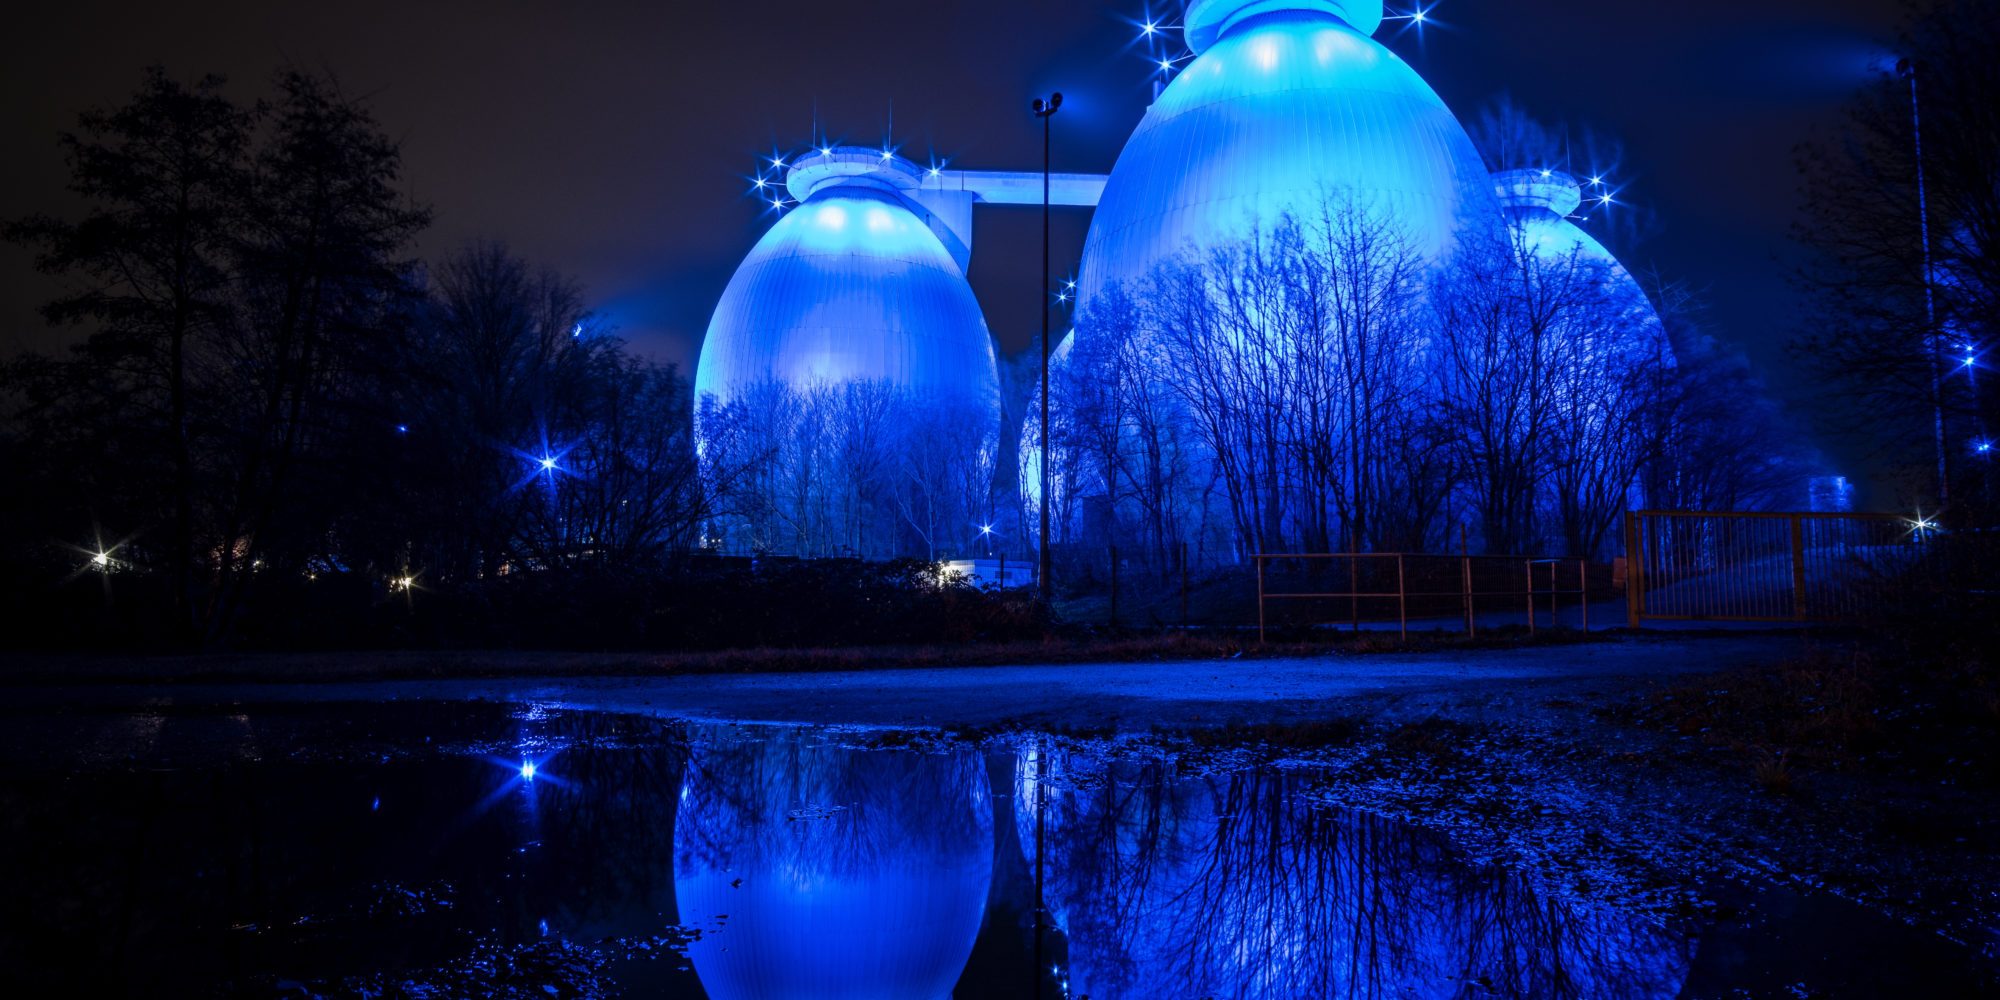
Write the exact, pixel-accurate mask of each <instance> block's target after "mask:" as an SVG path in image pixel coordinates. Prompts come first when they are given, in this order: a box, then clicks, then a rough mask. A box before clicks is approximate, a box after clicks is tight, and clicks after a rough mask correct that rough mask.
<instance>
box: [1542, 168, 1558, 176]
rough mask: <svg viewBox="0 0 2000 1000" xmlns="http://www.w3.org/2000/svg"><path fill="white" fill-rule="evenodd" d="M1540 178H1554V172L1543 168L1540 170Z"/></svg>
mask: <svg viewBox="0 0 2000 1000" xmlns="http://www.w3.org/2000/svg"><path fill="white" fill-rule="evenodd" d="M1542 176H1543V177H1553V176H1555V171H1553V170H1550V169H1549V168H1547V167H1543V168H1542Z"/></svg>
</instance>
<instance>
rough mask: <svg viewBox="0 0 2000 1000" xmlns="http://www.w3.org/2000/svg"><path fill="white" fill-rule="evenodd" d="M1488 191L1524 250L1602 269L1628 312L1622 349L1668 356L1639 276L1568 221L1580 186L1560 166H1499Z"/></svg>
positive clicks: (1576, 206)
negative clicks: (1492, 193)
mask: <svg viewBox="0 0 2000 1000" xmlns="http://www.w3.org/2000/svg"><path fill="white" fill-rule="evenodd" d="M1493 190H1494V193H1495V194H1496V195H1497V196H1498V197H1499V199H1500V205H1501V207H1502V209H1503V211H1504V212H1505V213H1506V218H1507V222H1508V224H1509V225H1510V226H1511V227H1513V231H1514V232H1515V233H1516V234H1517V236H1518V238H1519V239H1520V241H1521V243H1522V245H1523V246H1524V248H1525V249H1527V250H1529V251H1531V252H1533V253H1534V254H1536V255H1537V256H1539V257H1541V258H1542V259H1543V260H1545V261H1550V262H1560V261H1564V260H1566V259H1568V258H1570V257H1571V256H1572V255H1574V257H1575V258H1576V259H1577V260H1578V261H1579V262H1581V263H1583V264H1585V265H1586V266H1594V267H1598V268H1602V269H1603V271H1604V280H1605V281H1607V282H1609V283H1610V285H1611V287H1612V291H1613V293H1614V294H1615V295H1616V296H1617V301H1619V302H1622V303H1623V304H1624V308H1625V310H1626V311H1627V312H1628V315H1627V316H1626V317H1625V322H1624V323H1622V324H1621V327H1622V328H1623V329H1625V330H1626V331H1628V332H1629V338H1628V340H1627V342H1626V344H1625V345H1624V347H1625V349H1626V350H1628V351H1633V352H1643V353H1648V354H1650V353H1651V352H1653V351H1655V350H1658V351H1661V352H1663V353H1664V354H1666V355H1667V360H1669V361H1671V360H1672V358H1671V354H1672V352H1671V350H1670V349H1669V348H1668V347H1667V342H1666V335H1665V330H1664V328H1663V327H1662V325H1661V323H1660V317H1659V314H1658V313H1657V312H1655V311H1654V309H1653V304H1652V300H1651V299H1650V298H1649V297H1648V296H1647V295H1646V291H1645V289H1644V288H1642V287H1640V285H1639V281H1638V279H1636V278H1634V277H1633V276H1632V273H1631V272H1630V271H1628V270H1626V268H1625V265H1624V264H1622V263H1620V262H1619V260H1618V257H1617V256H1616V255H1614V254H1613V253H1612V252H1611V251H1610V250H1609V249H1607V248H1606V247H1605V246H1604V244H1602V243H1600V242H1598V241H1597V239H1596V238H1595V237H1593V236H1591V235H1590V234H1589V233H1588V232H1585V231H1584V230H1583V228H1582V227H1580V226H1578V225H1577V224H1576V223H1574V222H1572V221H1570V220H1571V218H1572V217H1573V216H1574V215H1575V213H1576V212H1577V211H1578V209H1579V208H1581V207H1582V206H1583V201H1584V199H1583V187H1582V185H1581V184H1579V183H1578V182H1577V179H1576V178H1575V177H1573V176H1571V175H1569V174H1567V173H1565V172H1563V171H1561V170H1554V169H1540V170H1535V169H1526V170H1503V171H1500V172H1498V173H1496V174H1494V175H1493Z"/></svg>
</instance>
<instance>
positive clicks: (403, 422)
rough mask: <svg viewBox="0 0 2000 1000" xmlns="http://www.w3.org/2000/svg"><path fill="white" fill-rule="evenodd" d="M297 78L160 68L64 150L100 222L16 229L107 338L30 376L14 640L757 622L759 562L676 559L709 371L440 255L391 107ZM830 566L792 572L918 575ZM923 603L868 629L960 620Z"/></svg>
mask: <svg viewBox="0 0 2000 1000" xmlns="http://www.w3.org/2000/svg"><path fill="white" fill-rule="evenodd" d="M270 94H271V96H270V97H269V98H267V99H265V100H262V101H259V102H257V103H255V104H248V105H246V104H243V103H239V102H237V101H235V100H232V99H231V98H230V97H228V96H226V94H225V92H224V87H223V81H222V80H221V79H219V78H215V77H207V78H202V79H199V80H196V81H194V82H192V83H183V82H180V81H178V80H176V79H175V78H174V77H172V76H170V75H168V74H167V73H166V72H165V71H163V70H160V69H151V70H148V71H147V72H146V74H145V78H144V81H143V83H142V85H141V86H140V88H139V90H138V92H137V93H135V94H134V95H133V96H132V98H131V99H130V101H129V102H127V103H126V104H124V105H123V106H120V107H117V108H113V109H109V110H102V111H91V112H87V113H85V114H83V115H82V116H80V118H79V120H78V125H77V128H76V130H75V131H74V132H72V133H69V134H66V135H64V136H62V137H61V144H62V147H63V151H64V153H65V155H66V157H67V159H68V161H69V166H70V172H71V178H72V181H71V185H72V188H73V189H74V191H75V193H76V194H77V195H78V196H80V198H81V200H82V201H83V203H84V205H85V206H86V208H85V210H84V211H83V213H82V214H81V216H80V217H78V218H75V219H58V218H46V217H38V218H30V219H23V220H18V221H15V222H12V223H11V224H10V225H9V226H8V231H7V235H8V236H9V237H10V238H12V239H14V240H16V241H19V242H22V243H25V244H27V245H30V246H32V247H33V248H34V249H35V250H36V252H37V255H38V257H37V262H38V265H39V266H40V267H41V268H42V270H44V271H45V272H47V273H49V274H51V275H54V276H57V277H58V278H60V279H61V281H62V282H63V287H64V289H65V291H64V293H63V294H62V295H61V296H60V297H59V298H57V299H55V300H54V301H52V302H50V303H48V304H47V306H46V308H45V313H46V315H47V317H48V319H49V320H50V321H51V322H54V323H59V324H65V325H71V326H75V327H77V328H78V330H79V333H80V339H79V342H78V343H77V345H76V346H75V347H74V349H73V350H71V351H69V352H68V353H65V354H61V355H57V356H32V355H31V356H25V357H21V358H17V359H15V360H13V361H11V362H10V363H8V364H7V366H6V367H5V370H4V392H5V401H6V403H7V407H6V411H7V422H6V425H5V433H4V436H0V448H4V450H5V459H6V462H7V465H8V468H9V473H10V475H9V488H8V489H7V491H6V498H7V499H6V509H5V510H4V512H0V524H4V528H0V531H4V532H5V533H6V535H7V537H6V538H5V539H4V545H0V549H3V550H4V554H0V558H4V560H5V572H4V581H5V582H4V585H5V587H6V588H7V589H8V590H9V591H11V593H8V594H7V595H6V599H7V603H8V606H9V607H10V608H12V609H15V611H16V612H17V613H24V614H23V615H22V617H20V618H17V619H16V620H19V621H26V622H28V623H29V627H28V628H26V629H23V630H20V631H19V632H17V633H16V641H19V642H28V643H45V644H52V645H80V644H84V645H87V644H115V643H132V642H136V643H142V644H148V645H172V646H213V645H218V644H229V643H246V642H247V643H253V644H262V645H286V644H299V643H307V644H334V645H345V644H356V643H396V642H412V641H416V642H433V641H436V642H491V641H503V642H516V643H525V644H536V643H560V644H564V645H581V646H592V645H617V644H622V643H631V642H638V641H648V640H650V641H653V642H665V641H674V642H677V643H681V644H690V643H691V644H721V643H724V642H726V641H728V640H727V639H725V638H724V637H723V636H724V635H726V634H728V633H730V632H731V631H732V629H731V628H730V627H729V625H730V623H729V622H727V621H718V620H716V615H715V614H711V613H707V610H704V609H705V608H706V605H707V604H710V603H713V602H714V601H715V600H719V599H721V595H724V594H730V593H733V594H735V602H736V603H735V604H734V605H733V607H734V608H735V611H734V612H733V613H734V614H736V615H737V616H738V617H742V618H743V619H744V620H743V621H742V622H739V623H738V624H741V625H745V626H746V627H747V626H748V625H750V624H751V621H750V620H751V618H754V608H752V607H750V602H747V601H746V600H745V599H744V595H743V593H742V591H743V587H744V585H745V584H746V583H747V577H746V579H745V580H738V581H734V582H733V583H732V579H733V578H731V577H730V573H729V572H725V569H726V568H725V567H720V566H709V567H707V568H706V569H704V570H702V571H701V572H699V573H693V574H690V573H689V572H688V571H686V570H685V567H681V568H678V569H677V570H676V571H675V572H674V573H671V574H670V573H667V572H666V570H667V569H668V568H669V566H670V564H672V563H674V562H675V560H676V556H677V555H678V554H680V553H683V552H684V551H685V550H686V549H687V548H688V547H689V546H690V543H692V542H693V541H694V540H695V539H696V538H697V537H698V525H699V523H700V517H701V514H702V506H701V504H702V501H701V497H702V493H701V490H700V488H699V485H698V482H697V476H696V471H697V470H696V464H695V458H694V450H693V447H692V443H691V428H690V413H691V401H690V398H689V387H688V382H687V380H686V379H685V378H684V377H682V375H681V373H680V372H679V371H677V370H676V369H675V367H674V366H672V365H663V364H658V363H655V362H652V361H649V360H646V359H643V358H640V357H638V356H636V355H634V354H633V353H631V352H629V351H627V350H626V349H625V348H624V346H623V345H622V343H621V342H620V341H619V340H618V339H617V338H615V337H613V336H610V335H609V333H608V331H606V330H603V329H600V324H598V323H597V322H596V321H595V320H594V319H593V317H592V316H591V315H589V314H588V313H587V312H586V310H585V308H584V305H583V294H582V291H581V289H580V288H579V287H578V286H577V285H576V283H575V282H573V281H572V280H570V279H568V278H566V277H564V276H562V275H560V274H558V273H555V272H554V271H551V270H547V269H544V268H540V267H537V266H535V265H533V264H531V263H529V262H527V261H524V260H522V259H520V258H519V257H517V256H515V255H513V254H512V253H510V252H509V251H508V250H507V249H506V248H505V247H504V246H502V245H499V244H495V243H478V244H473V245H468V246H465V247H462V248H459V249H456V250H454V251H452V252H450V253H448V254H446V255H445V256H444V257H443V258H442V259H440V260H437V261H436V262H435V263H434V264H433V265H431V266H426V265H424V264H422V263H420V262H419V261H417V260H416V259H415V257H414V255H413V251H412V244H413V240H414V238H415V237H416V236H417V235H418V234H419V233H420V232H421V231H422V230H423V229H424V227H425V225H426V224H427V222H428V221H429V218H430V215H429V211H428V210H427V209H426V208H424V207H423V206H420V205H415V204H412V203H411V202H410V201H409V199H408V198H407V197H406V196H405V195H404V193H403V192H402V189H401V185H400V178H399V170H400V161H399V155H398V150H397V147H396V145H395V143H393V142H392V141H390V140H389V139H388V138H387V137H386V136H385V135H384V134H383V132H382V129H381V128H380V126H379V125H378V124H377V122H376V121H375V120H374V119H373V118H372V117H371V116H370V114H369V112H368V111H367V109H366V108H365V107H363V106H362V105H361V104H360V103H358V102H356V101H355V100H353V99H351V98H349V97H348V96H346V95H344V94H343V93H342V92H341V91H340V89H339V87H338V85H337V84H336V83H335V82H334V81H333V80H331V79H329V78H326V77H323V76H316V75H312V74H307V73H301V72H297V71H285V72H281V73H279V74H278V75H277V77H276V78H275V80H274V81H273V86H272V87H271V88H270ZM748 572H749V571H748V570H747V568H740V567H739V568H737V570H736V573H735V575H736V576H745V574H747V573H748ZM774 572H778V571H776V570H772V569H771V568H769V567H766V568H765V569H764V571H763V577H764V578H768V577H769V576H770V575H771V574H772V573H774ZM899 574H901V576H899ZM827 575H828V574H826V573H822V574H819V576H827ZM831 575H833V576H839V577H842V579H841V580H840V582H839V583H838V584H836V583H833V582H831V581H830V580H821V579H818V577H814V579H813V580H802V581H796V582H797V584H798V586H800V587H810V586H813V585H818V586H822V587H844V588H846V589H848V590H850V591H853V592H855V593H859V594H863V595H866V594H871V593H873V594H881V593H896V592H901V591H902V590H904V589H907V587H906V585H907V584H908V583H909V581H908V580H906V579H903V577H904V576H907V575H908V571H907V570H906V569H903V568H890V569H887V570H881V571H877V570H864V569H860V568H850V569H849V570H848V571H846V572H844V573H832V574H831ZM669 581H671V582H669ZM762 585H765V586H769V585H770V580H769V579H762ZM798 603H799V604H804V605H807V606H811V605H814V604H815V603H816V602H814V601H812V600H801V601H799V602H798ZM907 604H908V602H907V601H904V602H900V603H897V602H890V603H888V604H882V605H878V606H877V611H876V613H875V614H874V615H872V616H868V615H861V614H859V613H858V612H856V611H855V609H853V608H848V609H847V612H846V613H847V618H846V620H845V621H846V623H847V624H849V625H850V626H852V627H854V628H861V627H864V626H868V625H872V626H874V629H875V635H877V636H893V637H898V638H907V639H913V640H916V639H926V638H932V637H933V636H930V635H928V634H926V633H925V632H924V631H923V630H922V629H920V628H916V627H914V626H912V625H910V624H909V622H913V621H918V620H921V618H922V617H923V616H922V615H921V614H919V613H918V611H919V609H916V608H912V607H907V606H905V605H907ZM674 609H678V610H679V611H680V612H681V613H679V614H668V613H667V612H670V611H673V610H674ZM710 610H712V609H710ZM899 614H900V615H901V617H900V618H898V617H897V615H899ZM724 617H728V616H724ZM891 619H893V620H891ZM790 620H791V621H792V622H794V623H795V624H798V625H800V626H801V628H804V627H805V626H806V625H807V624H809V622H810V619H809V618H807V617H803V616H801V615H800V614H799V610H798V607H797V606H795V607H794V609H793V612H792V617H791V619H790ZM899 622H900V623H901V624H898V623H899ZM939 627H942V626H939ZM763 628H764V632H765V634H766V636H767V638H771V639H774V640H779V641H782V640H783V639H784V637H785V636H786V635H789V634H791V632H792V631H798V630H789V631H788V630H785V629H776V630H775V631H774V630H773V629H774V627H773V626H772V625H771V623H765V626H763ZM739 631H740V630H739ZM807 631H809V629H807ZM801 638H803V637H801ZM833 638H834V639H836V640H837V639H838V638H839V637H838V635H835V636H834V637H833Z"/></svg>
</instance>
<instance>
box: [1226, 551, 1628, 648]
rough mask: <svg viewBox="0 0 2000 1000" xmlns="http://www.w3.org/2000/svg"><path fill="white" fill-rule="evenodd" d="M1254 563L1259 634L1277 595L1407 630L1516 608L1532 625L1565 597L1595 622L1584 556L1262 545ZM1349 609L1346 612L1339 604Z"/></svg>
mask: <svg viewBox="0 0 2000 1000" xmlns="http://www.w3.org/2000/svg"><path fill="white" fill-rule="evenodd" d="M1250 558H1251V561H1252V562H1253V563H1255V565H1256V567H1257V641H1259V642H1263V641H1264V640H1265V635H1266V633H1267V631H1268V628H1269V614H1268V608H1269V605H1270V602H1272V601H1311V602H1317V603H1319V604H1321V605H1323V606H1324V605H1331V606H1332V607H1333V609H1334V611H1335V613H1334V614H1331V615H1327V616H1323V617H1321V618H1320V621H1322V622H1339V621H1345V622H1347V623H1348V624H1349V625H1350V627H1352V628H1353V629H1355V630H1356V631H1359V630H1360V628H1361V626H1362V623H1363V622H1368V623H1370V624H1375V623H1382V624H1386V623H1387V622H1389V621H1394V622H1395V623H1396V631H1397V634H1398V635H1399V636H1402V637H1403V638H1408V637H1409V632H1410V623H1411V622H1412V621H1421V620H1432V621H1440V620H1441V621H1443V622H1450V621H1453V620H1457V621H1460V622H1462V623H1463V627H1464V629H1465V631H1466V632H1467V633H1468V634H1471V635H1477V634H1479V618H1480V615H1481V614H1489V613H1491V612H1493V611H1495V610H1500V611H1504V612H1508V613H1509V620H1516V619H1512V618H1511V615H1512V614H1513V613H1519V614H1520V615H1521V618H1520V619H1518V620H1522V621H1525V622H1526V623H1527V626H1528V631H1529V632H1530V633H1532V632H1534V631H1535V629H1536V627H1537V624H1538V621H1539V620H1540V618H1541V614H1542V611H1541V609H1543V608H1546V609H1547V614H1548V619H1549V622H1550V624H1551V625H1553V624H1555V623H1556V620H1557V616H1558V614H1559V613H1560V612H1561V611H1562V610H1563V605H1564V604H1567V605H1568V606H1569V609H1570V610H1572V611H1573V612H1575V613H1576V615H1577V616H1578V618H1579V620H1580V624H1581V627H1583V628H1585V629H1588V628H1589V627H1590V593H1591V589H1590V566H1589V564H1588V563H1586V562H1584V561H1583V560H1581V559H1543V558H1533V557H1527V556H1472V555H1457V556H1451V555H1427V554H1424V553H1416V552H1324V553H1265V554H1260V555H1253V556H1251V557H1250ZM1341 611H1344V612H1345V614H1339V613H1338V612H1341Z"/></svg>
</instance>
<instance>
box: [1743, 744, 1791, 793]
mask: <svg viewBox="0 0 2000 1000" xmlns="http://www.w3.org/2000/svg"><path fill="white" fill-rule="evenodd" d="M1750 776H1751V778H1753V779H1755V780H1756V782H1757V787H1759V788H1762V789H1763V790H1764V791H1766V792H1769V793H1770V794H1772V795H1791V794H1793V793H1795V792H1797V791H1798V786H1797V785H1796V784H1794V783H1793V781H1792V769H1791V765H1789V764H1787V763H1786V762H1785V755H1784V754H1782V753H1780V754H1773V755H1771V756H1768V757H1765V758H1764V759H1763V760H1760V761H1758V762H1757V763H1756V765H1755V766H1753V767H1752V768H1751V769H1750Z"/></svg>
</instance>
